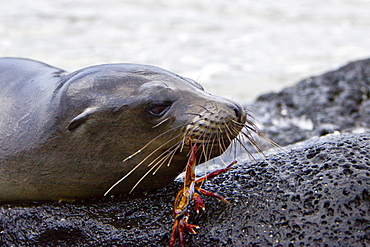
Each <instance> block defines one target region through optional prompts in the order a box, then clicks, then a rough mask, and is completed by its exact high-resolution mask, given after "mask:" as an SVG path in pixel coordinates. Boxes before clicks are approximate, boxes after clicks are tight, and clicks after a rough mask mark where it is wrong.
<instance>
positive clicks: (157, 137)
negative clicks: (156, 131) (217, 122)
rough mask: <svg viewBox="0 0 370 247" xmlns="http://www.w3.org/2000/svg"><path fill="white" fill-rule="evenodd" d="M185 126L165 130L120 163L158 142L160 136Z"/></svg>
mask: <svg viewBox="0 0 370 247" xmlns="http://www.w3.org/2000/svg"><path fill="white" fill-rule="evenodd" d="M185 126H186V124H184V125H181V126H178V127H176V128H171V129H169V130H166V131H165V132H163V133H161V134H160V135H158V136H156V137H155V138H153V139H152V140H150V141H149V142H148V143H147V144H145V145H144V146H143V147H142V148H140V149H139V150H137V151H136V152H134V153H133V154H131V155H130V156H128V157H127V158H125V159H124V160H123V161H122V162H126V161H127V160H129V159H132V158H133V157H134V156H136V155H137V154H139V153H141V152H142V151H143V150H144V149H145V148H147V147H148V146H149V145H150V144H152V143H153V142H154V141H156V140H158V139H159V138H161V137H162V136H164V135H166V134H168V133H170V132H171V131H175V130H177V129H180V128H183V127H185Z"/></svg>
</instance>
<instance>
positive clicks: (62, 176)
mask: <svg viewBox="0 0 370 247" xmlns="http://www.w3.org/2000/svg"><path fill="white" fill-rule="evenodd" d="M0 86H1V89H0V102H1V105H0V188H1V189H0V201H3V202H5V201H19V200H59V199H82V198H90V197H96V196H102V195H103V194H104V192H106V191H107V190H108V189H109V188H110V187H111V186H112V184H114V183H115V182H117V181H118V180H119V179H120V178H122V177H123V176H124V175H125V174H127V173H128V172H130V171H133V169H134V170H135V172H132V174H130V175H129V176H128V177H127V178H126V179H125V180H124V181H123V182H121V183H120V184H119V185H117V186H116V187H115V188H114V189H113V190H112V193H116V194H118V193H127V192H129V191H130V190H131V189H132V188H133V187H134V186H137V187H136V190H144V191H145V190H152V189H156V188H161V187H164V186H165V185H167V184H168V183H170V182H171V181H173V179H174V178H175V177H176V176H177V175H178V174H179V173H180V172H181V171H182V170H183V168H184V167H185V165H186V162H187V154H188V146H187V145H186V140H183V139H184V138H185V137H186V135H185V134H184V133H187V135H188V136H192V138H193V139H194V140H197V138H198V139H199V140H198V141H200V142H207V141H209V140H211V137H210V135H207V134H208V127H209V128H210V129H211V125H212V124H210V123H213V122H214V121H217V119H221V120H222V123H221V122H220V123H219V125H212V126H213V127H212V129H213V130H212V131H213V132H215V131H218V130H215V129H217V128H216V127H215V126H218V127H219V128H220V126H224V125H225V123H226V122H225V121H229V120H230V119H231V120H232V121H237V122H239V123H240V125H243V124H244V122H245V113H244V111H242V110H241V108H240V106H239V105H237V104H236V103H234V102H232V101H229V100H226V99H223V98H221V97H217V96H213V95H211V94H209V93H206V92H205V91H204V90H203V88H202V87H201V86H200V85H198V84H197V83H196V82H194V81H192V80H190V79H186V78H183V77H181V76H178V75H176V74H174V73H171V72H169V71H166V70H163V69H160V68H157V67H154V66H148V65H137V64H109V65H98V66H92V67H88V68H85V69H81V70H78V71H76V72H73V73H68V72H66V71H64V70H62V69H58V68H55V67H52V66H49V65H47V64H44V63H41V62H37V61H33V60H27V59H20V58H3V59H0ZM210 119H213V120H211V121H209V120H210ZM225 119H226V120H225ZM227 119H229V120H227ZM221 120H220V121H221ZM231 120H230V121H231ZM230 121H229V122H230ZM227 124H228V123H226V125H227ZM204 126H206V128H205V127H204ZM234 128H235V129H237V131H233V132H232V133H229V136H228V137H227V138H226V137H225V138H224V139H223V140H222V142H223V145H224V146H225V147H226V146H228V145H229V144H230V142H231V139H232V138H234V137H235V136H236V135H237V132H238V131H240V128H239V127H237V126H234ZM210 131H211V130H210ZM198 132H200V133H201V134H198ZM214 135H215V134H214ZM218 135H220V134H218ZM211 136H212V135H211ZM207 138H208V139H209V140H208V139H207ZM212 138H215V137H212ZM213 141H214V140H213ZM181 142H182V144H181V148H180V146H179V144H178V143H181ZM215 146H216V145H215ZM205 147H206V146H205ZM207 148H208V149H209V150H208V151H207V154H208V155H207V157H206V158H205V159H208V158H211V157H214V156H217V155H219V154H220V153H221V149H220V148H217V149H216V148H215V147H213V146H212V147H211V146H210V145H208V146H207ZM172 149H173V150H174V151H173V152H172V153H171V150H172ZM175 149H176V150H175ZM138 150H140V151H139V152H137V151H138ZM163 153H171V155H168V160H166V161H165V162H162V163H159V161H160V160H161V159H162V158H161V157H164V156H160V155H161V154H163ZM127 157H132V158H129V159H127V160H126V161H125V162H123V160H124V159H125V158H127ZM163 159H164V158H163ZM140 162H141V163H142V164H141V165H140V166H137V164H139V163H140ZM159 164H162V165H159ZM155 165H157V167H155V169H152V170H150V168H151V167H154V166H155ZM136 166H137V167H136ZM149 170H150V172H148V171H149ZM153 173H154V175H153ZM141 178H144V179H143V180H142V181H140V183H138V181H139V180H140V179H141Z"/></svg>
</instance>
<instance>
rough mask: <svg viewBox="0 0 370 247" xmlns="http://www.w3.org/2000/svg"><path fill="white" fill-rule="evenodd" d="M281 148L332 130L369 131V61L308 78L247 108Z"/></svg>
mask: <svg viewBox="0 0 370 247" xmlns="http://www.w3.org/2000/svg"><path fill="white" fill-rule="evenodd" d="M248 108H251V109H252V111H253V112H254V115H255V116H256V118H257V119H258V120H259V121H260V122H261V123H262V124H263V125H264V129H263V131H264V132H265V134H266V135H267V136H268V137H269V138H271V139H272V140H274V141H275V142H277V143H279V144H280V145H282V146H285V145H288V144H292V143H295V142H298V141H303V140H306V139H308V138H310V137H311V136H322V135H326V134H328V133H333V132H334V131H341V132H346V131H353V130H356V129H369V128H370V59H367V60H362V61H358V62H353V63H350V64H348V65H346V66H344V67H342V68H340V69H339V70H335V71H331V72H328V73H326V74H324V75H321V76H316V77H311V78H308V79H306V80H303V81H301V82H299V83H298V84H297V85H295V86H293V87H288V88H286V89H284V90H282V91H281V92H278V93H270V94H264V95H261V96H260V97H258V98H257V100H256V102H255V103H253V104H252V105H251V106H248Z"/></svg>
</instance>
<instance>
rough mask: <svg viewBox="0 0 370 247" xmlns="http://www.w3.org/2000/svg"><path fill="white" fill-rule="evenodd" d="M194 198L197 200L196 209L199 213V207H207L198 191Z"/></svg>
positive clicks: (203, 208)
mask: <svg viewBox="0 0 370 247" xmlns="http://www.w3.org/2000/svg"><path fill="white" fill-rule="evenodd" d="M193 200H194V202H195V211H196V212H197V213H199V208H201V209H202V210H203V211H204V210H205V209H206V206H205V205H204V201H203V198H202V197H201V196H200V195H199V194H198V193H194V194H193Z"/></svg>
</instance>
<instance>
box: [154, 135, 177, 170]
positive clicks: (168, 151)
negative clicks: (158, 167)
mask: <svg viewBox="0 0 370 247" xmlns="http://www.w3.org/2000/svg"><path fill="white" fill-rule="evenodd" d="M179 144H181V141H179V142H178V143H176V144H174V145H173V146H172V147H171V148H168V149H167V150H166V151H164V152H163V153H161V154H160V155H158V157H156V158H155V159H154V160H152V161H151V162H150V163H149V164H148V167H149V166H151V165H152V164H153V163H154V162H156V161H157V160H158V159H160V158H161V157H163V156H166V155H168V154H169V153H170V152H171V150H172V148H173V147H175V146H177V145H179ZM161 147H163V145H162V146H160V147H159V148H157V149H156V150H155V151H153V152H152V153H150V155H149V156H151V155H153V154H154V153H156V152H157V151H159V150H160V148H161Z"/></svg>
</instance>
